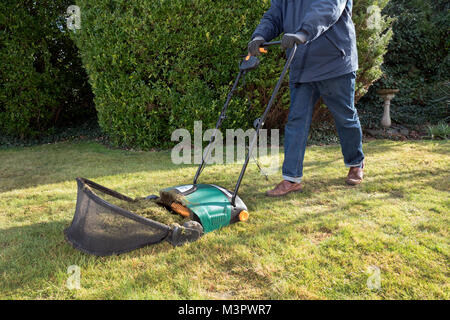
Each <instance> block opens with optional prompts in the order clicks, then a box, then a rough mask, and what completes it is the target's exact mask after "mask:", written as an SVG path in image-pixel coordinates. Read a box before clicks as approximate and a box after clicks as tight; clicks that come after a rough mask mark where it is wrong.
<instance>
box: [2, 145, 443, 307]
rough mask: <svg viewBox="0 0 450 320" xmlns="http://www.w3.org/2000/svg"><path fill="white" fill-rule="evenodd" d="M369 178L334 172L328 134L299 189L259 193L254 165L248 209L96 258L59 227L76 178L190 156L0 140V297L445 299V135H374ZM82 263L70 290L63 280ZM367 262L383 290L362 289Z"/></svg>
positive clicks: (117, 180)
mask: <svg viewBox="0 0 450 320" xmlns="http://www.w3.org/2000/svg"><path fill="white" fill-rule="evenodd" d="M365 152H366V156H367V162H366V170H365V173H366V179H365V181H364V183H363V185H362V186H359V187H356V188H352V187H348V186H346V185H345V184H344V179H345V176H346V173H347V170H346V168H345V167H344V166H343V161H342V156H341V153H340V150H339V147H338V146H330V147H310V148H308V150H307V154H306V160H305V178H304V185H305V192H304V193H302V194H292V195H289V196H287V197H286V198H283V199H271V198H270V199H269V198H266V197H265V196H264V192H265V191H266V190H267V189H268V188H270V187H272V186H273V185H274V184H275V183H277V182H279V179H280V175H279V174H278V175H272V176H270V177H269V181H266V180H265V179H264V178H263V177H262V176H261V175H260V174H259V172H258V170H257V167H256V166H255V165H254V164H251V165H250V166H249V169H248V171H247V175H246V177H245V179H244V181H243V185H242V187H241V196H242V198H243V199H244V201H245V202H246V203H247V205H248V207H249V212H250V219H249V221H248V222H246V223H239V224H235V225H232V226H230V227H227V228H224V229H222V230H219V231H215V232H212V233H209V234H207V235H205V236H204V237H203V238H201V239H200V240H199V241H197V242H195V243H191V244H188V245H186V246H184V247H177V248H173V247H172V246H171V245H169V244H168V243H162V244H158V245H154V246H150V247H146V248H143V249H140V250H136V251H134V252H131V253H128V254H123V255H120V256H113V257H103V258H98V257H94V256H89V255H86V254H83V253H81V252H79V251H77V250H75V249H73V248H72V247H71V246H70V245H69V244H67V243H66V242H65V240H64V236H63V229H64V228H65V227H66V226H67V225H68V224H69V223H70V222H71V219H72V217H73V213H74V209H75V200H76V183H75V180H74V179H75V177H77V176H82V177H86V178H89V179H92V180H94V181H96V182H98V183H100V184H103V185H105V186H107V187H110V188H113V189H115V190H118V191H119V192H123V193H125V194H128V195H130V196H133V197H135V196H143V195H148V194H152V193H157V192H158V190H159V189H162V188H164V187H167V186H172V185H177V184H182V183H190V182H191V179H192V177H193V175H194V173H195V170H196V167H195V166H175V165H173V164H171V162H170V152H168V151H167V152H131V151H123V150H110V149H108V148H106V147H105V146H103V145H100V144H97V143H95V142H80V143H58V144H52V145H43V146H36V147H30V148H24V149H21V148H17V149H7V150H2V151H0V164H1V165H0V248H1V251H0V298H13V299H17V298H20V299H22V298H23V299H36V298H37V299H73V298H76V299H142V298H143V299H185V298H191V299H223V298H225V299H316V298H318V299H449V298H450V290H449V271H450V270H449V265H450V264H449V253H450V252H449V239H450V237H449V225H450V223H449V212H450V208H449V207H450V201H449V199H450V197H449V191H450V144H449V143H448V142H447V141H442V142H436V141H426V142H392V141H372V142H368V143H366V144H365ZM239 170H240V165H238V164H236V165H227V166H219V165H217V166H214V167H207V168H206V169H205V171H204V174H203V176H202V178H201V180H202V182H205V183H216V184H219V185H222V186H225V187H231V186H233V185H234V183H235V180H236V178H237V176H238V173H239ZM70 265H78V266H79V267H80V268H81V289H79V290H69V289H67V288H66V280H67V277H68V274H67V268H68V267H69V266H70ZM372 266H376V267H378V268H379V269H380V274H381V288H380V289H379V290H376V289H373V290H371V289H369V287H368V285H367V281H368V279H369V277H371V276H372V272H371V271H370V270H371V269H370V268H371V267H372Z"/></svg>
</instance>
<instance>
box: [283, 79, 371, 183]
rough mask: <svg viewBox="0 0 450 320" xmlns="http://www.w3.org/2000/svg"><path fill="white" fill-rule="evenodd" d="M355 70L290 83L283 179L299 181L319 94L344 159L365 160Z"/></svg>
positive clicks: (354, 163) (350, 163)
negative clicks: (343, 73)
mask: <svg viewBox="0 0 450 320" xmlns="http://www.w3.org/2000/svg"><path fill="white" fill-rule="evenodd" d="M355 79H356V72H351V73H348V74H346V75H343V76H340V77H337V78H333V79H327V80H323V81H317V82H309V83H291V84H290V90H291V107H290V109H289V118H288V122H287V124H286V128H285V137H284V163H283V179H285V180H288V181H291V182H297V183H299V182H301V180H302V177H303V159H304V157H305V149H306V142H307V139H308V134H309V128H310V125H311V118H312V113H313V110H314V105H315V103H316V102H317V100H318V99H319V98H320V97H322V98H323V100H324V102H325V104H326V105H327V106H328V108H329V109H330V111H331V113H332V114H333V117H334V120H335V123H336V129H337V132H338V134H339V141H340V143H341V150H342V154H343V155H344V163H345V165H346V166H347V167H361V166H362V165H363V161H364V153H363V150H362V130H361V124H360V122H359V118H358V113H357V111H356V108H355V103H354V97H355Z"/></svg>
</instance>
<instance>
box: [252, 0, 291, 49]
mask: <svg viewBox="0 0 450 320" xmlns="http://www.w3.org/2000/svg"><path fill="white" fill-rule="evenodd" d="M282 32H283V16H282V13H281V8H280V6H279V0H272V3H271V5H270V9H269V10H268V11H267V12H266V13H265V14H264V16H263V18H262V19H261V22H260V24H259V25H258V27H256V30H255V32H254V33H253V35H252V39H254V38H255V37H257V36H260V37H263V38H264V40H266V41H271V40H272V39H274V38H276V37H278V36H279V35H280V34H281V33H282Z"/></svg>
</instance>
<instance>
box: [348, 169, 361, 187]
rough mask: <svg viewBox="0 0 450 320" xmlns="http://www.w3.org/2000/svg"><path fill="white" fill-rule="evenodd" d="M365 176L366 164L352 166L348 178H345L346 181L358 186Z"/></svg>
mask: <svg viewBox="0 0 450 320" xmlns="http://www.w3.org/2000/svg"><path fill="white" fill-rule="evenodd" d="M363 177H364V165H363V167H362V168H359V167H352V168H350V171H349V172H348V176H347V180H345V182H346V183H347V184H348V185H351V186H357V185H358V184H361V182H362V181H363Z"/></svg>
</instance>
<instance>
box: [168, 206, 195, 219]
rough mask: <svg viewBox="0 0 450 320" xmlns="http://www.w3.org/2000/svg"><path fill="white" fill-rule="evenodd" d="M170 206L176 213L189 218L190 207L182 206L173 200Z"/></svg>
mask: <svg viewBox="0 0 450 320" xmlns="http://www.w3.org/2000/svg"><path fill="white" fill-rule="evenodd" d="M170 207H171V208H172V210H173V211H175V212H176V213H178V214H180V215H182V216H183V217H185V218H189V216H190V212H189V210H188V208H186V207H184V206H182V205H181V204H179V203H176V202H172V204H171V205H170Z"/></svg>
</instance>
